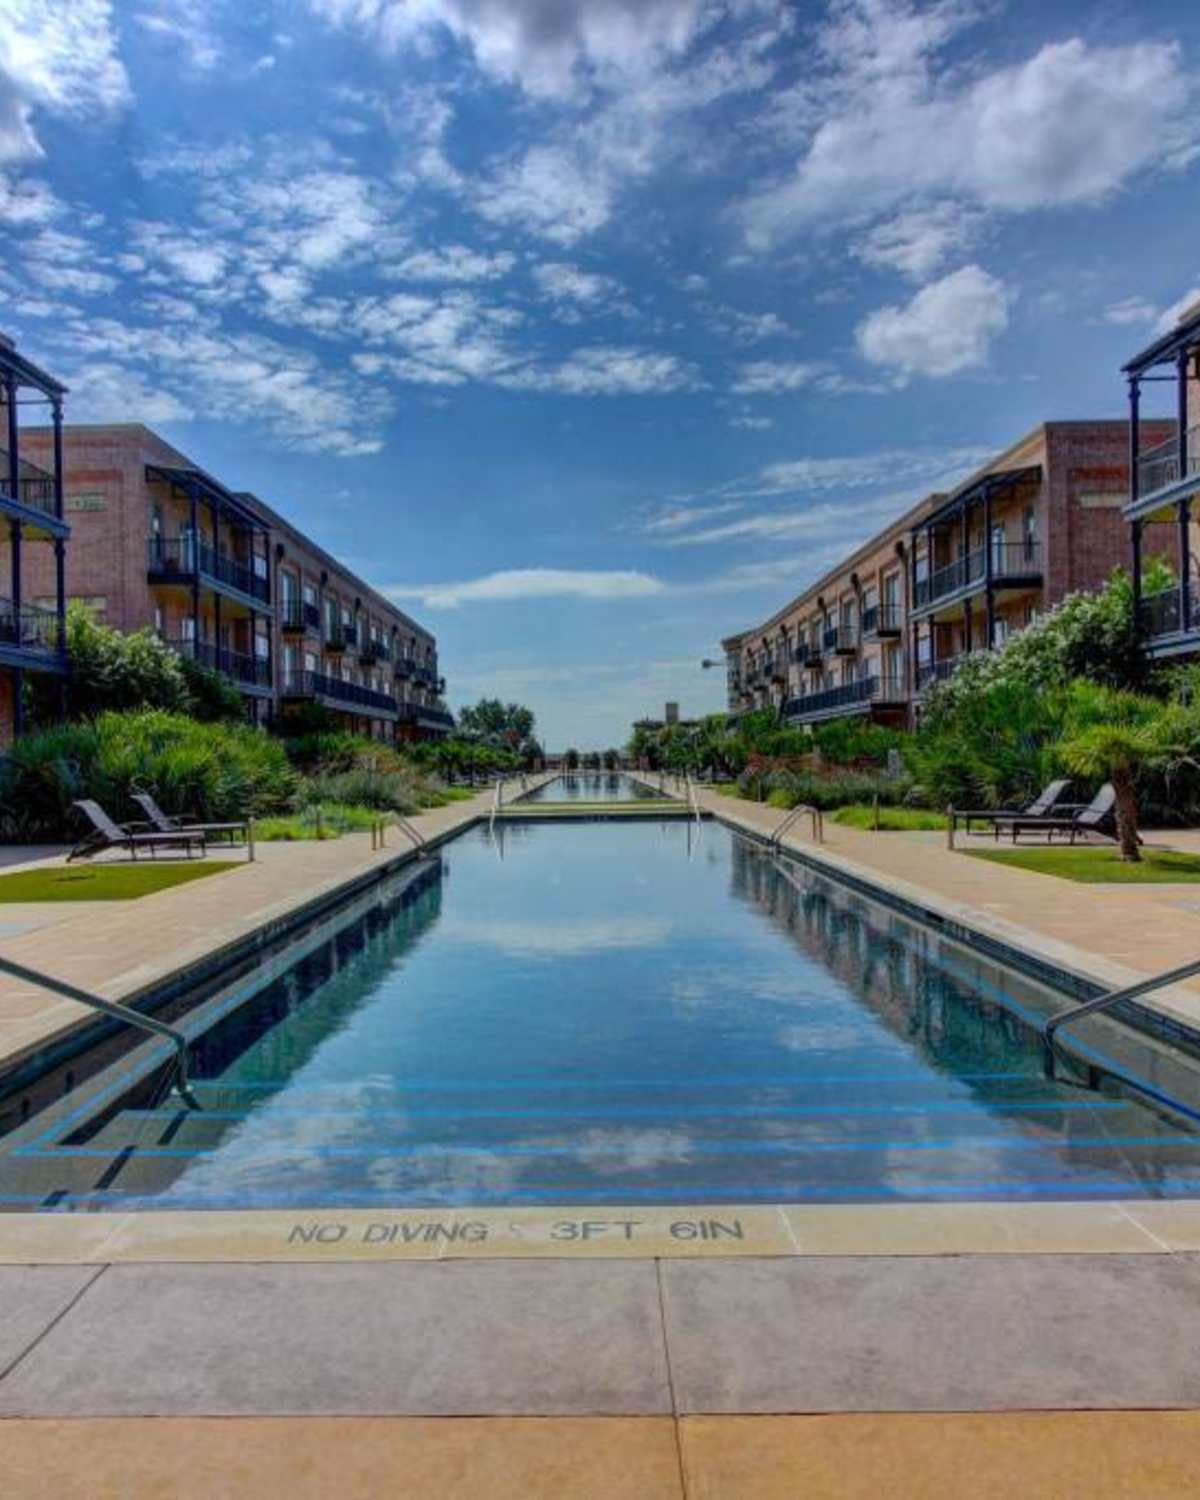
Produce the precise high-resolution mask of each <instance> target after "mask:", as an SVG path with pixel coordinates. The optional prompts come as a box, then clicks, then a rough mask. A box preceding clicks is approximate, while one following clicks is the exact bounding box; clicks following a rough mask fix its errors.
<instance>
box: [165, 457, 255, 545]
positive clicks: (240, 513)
mask: <svg viewBox="0 0 1200 1500" xmlns="http://www.w3.org/2000/svg"><path fill="white" fill-rule="evenodd" d="M146 477H147V478H148V479H162V480H164V481H165V482H166V483H167V484H172V485H175V486H176V487H177V488H178V489H181V490H185V491H186V492H188V493H189V494H190V493H191V490H192V488H193V486H194V487H195V488H196V489H197V490H198V491H199V492H200V494H201V495H203V496H204V498H205V499H207V500H215V501H219V502H220V504H221V505H222V506H223V507H224V509H225V510H227V511H229V512H232V514H234V515H236V516H237V517H239V518H240V519H241V520H242V521H244V522H245V523H246V525H247V526H253V527H254V528H255V529H256V530H258V531H266V530H267V523H266V522H265V521H264V520H263V519H262V517H261V516H259V515H256V514H255V512H254V511H253V510H251V509H250V507H249V506H248V505H247V504H246V503H245V501H244V500H242V499H241V498H240V497H239V496H237V495H235V494H234V493H233V491H232V490H227V489H226V488H225V486H224V485H223V484H221V483H220V482H219V481H218V480H216V479H214V478H213V477H212V475H211V474H206V473H205V472H204V470H203V469H175V468H172V467H171V466H170V465H169V464H147V465H146Z"/></svg>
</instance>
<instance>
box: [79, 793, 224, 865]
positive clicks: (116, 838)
mask: <svg viewBox="0 0 1200 1500" xmlns="http://www.w3.org/2000/svg"><path fill="white" fill-rule="evenodd" d="M71 806H72V807H77V808H78V809H79V811H80V812H81V813H83V815H84V817H85V818H87V820H88V822H89V823H91V825H92V831H91V832H90V833H88V834H85V835H84V837H83V838H81V839H80V841H79V842H78V843H77V844H76V845H75V847H74V849H72V850H71V852H70V854H68V855H67V863H68V864H70V863H71V861H72V860H73V859H90V858H91V857H92V855H93V854H102V853H103V852H104V851H105V850H106V849H127V850H128V851H129V856H130V858H131V859H137V857H138V851H139V850H143V849H148V850H149V851H150V854H151V857H154V856H156V855H157V854H158V851H159V850H160V849H184V850H186V851H187V857H188V858H189V859H191V857H192V850H193V849H194V848H198V849H199V850H200V853H201V854H202V855H203V854H204V834H203V833H202V832H201V831H200V830H198V829H192V828H177V829H175V830H174V831H173V832H171V833H160V832H156V831H151V830H148V829H145V828H144V827H143V826H142V825H141V824H140V823H126V824H124V825H122V824H120V823H114V822H113V820H112V819H111V818H110V817H109V815H108V814H107V813H106V812H105V811H104V809H103V808H102V807H101V806H100V804H99V803H98V802H92V801H91V800H90V799H86V798H85V799H84V800H83V801H80V802H73V803H72V804H71Z"/></svg>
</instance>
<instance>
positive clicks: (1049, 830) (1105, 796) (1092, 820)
mask: <svg viewBox="0 0 1200 1500" xmlns="http://www.w3.org/2000/svg"><path fill="white" fill-rule="evenodd" d="M1068 814H1069V816H1068ZM1008 826H1009V827H1010V828H1011V829H1012V840H1013V843H1014V844H1015V843H1016V842H1017V839H1018V837H1019V836H1020V835H1021V834H1022V833H1044V834H1045V835H1046V838H1047V841H1048V842H1049V843H1053V842H1054V835H1055V834H1056V833H1062V834H1066V835H1067V836H1068V838H1069V841H1070V842H1071V843H1072V844H1073V843H1074V842H1075V840H1076V839H1077V838H1078V837H1079V835H1080V834H1083V835H1085V836H1086V835H1087V834H1089V833H1098V834H1100V835H1101V836H1102V837H1103V838H1106V839H1115V838H1116V836H1117V794H1116V792H1114V791H1113V787H1112V782H1110V781H1106V782H1105V783H1104V785H1103V786H1102V787H1101V788H1100V790H1099V791H1098V792H1097V793H1096V795H1095V796H1094V797H1093V798H1092V800H1091V801H1090V802H1089V803H1087V804H1086V806H1085V805H1082V804H1075V805H1067V806H1060V807H1059V808H1057V809H1056V810H1055V811H1054V812H1052V813H1050V814H1048V815H1047V816H1046V817H1042V818H1014V819H1013V821H1012V822H1011V823H1010V824H1009V825H1008ZM1139 842H1140V841H1139Z"/></svg>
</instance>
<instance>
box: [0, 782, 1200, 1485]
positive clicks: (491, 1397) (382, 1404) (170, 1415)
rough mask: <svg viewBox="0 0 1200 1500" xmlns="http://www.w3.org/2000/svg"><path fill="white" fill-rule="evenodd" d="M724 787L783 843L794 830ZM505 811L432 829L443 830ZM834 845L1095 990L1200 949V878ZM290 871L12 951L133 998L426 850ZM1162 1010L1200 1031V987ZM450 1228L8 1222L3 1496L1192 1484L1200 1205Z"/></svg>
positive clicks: (434, 820)
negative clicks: (1114, 883) (1132, 876)
mask: <svg viewBox="0 0 1200 1500" xmlns="http://www.w3.org/2000/svg"><path fill="white" fill-rule="evenodd" d="M701 795H702V797H704V800H705V802H706V804H707V807H708V809H709V810H710V811H711V812H712V813H713V814H714V815H716V816H718V817H720V818H722V819H724V820H725V821H727V822H730V823H733V824H735V825H740V826H742V827H745V828H747V829H749V830H753V831H755V832H757V833H760V834H762V833H768V832H770V831H771V830H772V829H773V828H774V827H776V826H777V825H778V823H779V821H780V818H781V814H780V813H779V812H778V810H777V809H768V808H762V807H759V806H757V805H755V804H750V803H745V802H740V801H738V800H736V799H730V798H724V797H718V796H715V795H711V794H701ZM489 804H490V794H483V795H482V796H481V797H480V798H477V799H475V801H474V803H468V802H463V803H458V804H455V805H454V806H452V807H449V808H445V809H440V810H438V811H436V812H432V813H427V814H423V815H422V817H421V819H420V820H414V821H418V826H419V827H420V828H421V830H422V833H423V834H424V835H425V836H427V837H441V836H445V835H448V834H449V833H451V832H453V831H454V830H455V829H457V828H459V827H461V826H463V825H464V824H465V823H467V822H469V821H470V820H471V819H473V818H475V817H477V816H478V815H479V813H480V812H481V811H484V810H486V807H487V806H488V805H489ZM826 836H827V842H826V844H825V845H824V846H823V847H822V848H821V849H819V850H814V848H813V845H812V843H811V841H810V840H809V839H806V838H804V837H802V836H799V835H797V836H796V837H795V838H794V839H791V838H789V840H788V842H789V844H793V845H794V847H795V848H796V850H797V851H802V852H804V853H805V854H806V855H808V856H810V857H814V858H816V859H818V860H819V861H821V862H824V863H825V864H826V865H827V866H828V867H829V868H830V871H831V873H837V872H839V871H840V872H841V873H848V874H853V875H855V876H856V877H857V878H859V879H872V880H874V881H875V882H876V883H886V884H889V885H890V886H892V887H893V888H894V889H896V890H900V891H902V892H903V893H904V894H905V896H906V897H907V898H908V899H912V900H916V901H918V902H920V903H921V904H923V905H924V906H925V907H926V909H928V910H931V911H935V912H939V913H943V914H948V915H950V916H952V917H953V919H954V920H956V921H961V922H962V923H963V924H964V925H967V926H975V927H977V928H978V930H980V931H982V932H988V933H992V934H994V935H1003V938H1004V940H1005V941H1008V942H1011V943H1014V944H1017V945H1019V946H1023V947H1025V948H1026V949H1029V950H1031V951H1037V952H1040V953H1042V954H1043V955H1044V956H1046V957H1049V958H1050V959H1051V960H1052V961H1054V962H1059V963H1062V964H1063V965H1064V966H1065V967H1068V968H1074V969H1076V970H1077V972H1080V973H1081V974H1085V975H1089V976H1091V977H1092V978H1094V979H1098V980H1100V981H1101V982H1113V983H1120V982H1122V980H1124V979H1125V978H1127V977H1138V976H1140V975H1142V974H1145V973H1149V972H1153V971H1154V970H1157V969H1159V968H1165V967H1167V966H1169V965H1171V964H1172V963H1181V962H1184V961H1185V960H1186V959H1187V958H1190V957H1193V956H1195V955H1196V954H1197V952H1200V888H1197V887H1191V886H1158V887H1153V886H1149V887H1134V888H1129V887H1114V888H1108V889H1105V888H1103V887H1096V886H1075V885H1072V884H1071V883H1069V882H1065V881H1059V880H1056V879H1054V878H1053V877H1046V876H1039V875H1035V874H1031V873H1028V872H1024V871H1015V870H1008V869H1003V868H999V867H997V866H995V865H991V864H987V863H984V862H982V861H974V860H971V859H969V858H966V857H964V856H963V855H961V854H957V853H951V852H950V851H948V850H947V849H946V848H945V842H944V838H943V836H941V835H937V834H935V835H921V834H915V835H909V834H888V835H882V834H880V835H876V834H868V833H860V832H858V831H856V830H852V829H846V828H842V827H840V826H839V825H836V824H832V823H829V822H827V824H826ZM397 840H398V836H393V842H396V841H397ZM1163 842H1164V843H1166V842H1169V843H1170V844H1171V845H1172V846H1173V847H1179V848H1184V847H1187V848H1197V847H1200V840H1197V839H1196V837H1195V836H1194V835H1193V836H1190V837H1189V836H1183V835H1174V836H1171V837H1170V838H1169V839H1167V838H1164V840H1163ZM261 854H262V858H261V859H260V861H259V862H258V863H257V864H256V865H254V866H248V867H247V868H246V869H244V870H238V871H234V872H231V873H230V874H228V875H223V876H217V877H214V878H213V879H212V880H211V881H202V882H200V883H199V884H198V885H197V886H193V887H189V888H187V889H186V891H168V892H164V893H161V894H159V895H156V896H152V897H146V898H143V899H142V900H141V901H138V902H130V903H119V904H116V903H110V904H106V905H105V906H104V907H103V908H102V909H98V908H97V907H96V906H94V905H91V904H89V905H88V906H87V908H86V909H83V910H81V909H80V908H79V907H73V908H63V907H57V908H55V910H54V912H53V913H49V912H47V911H45V909H42V910H41V912H40V913H39V912H31V913H26V912H24V911H23V909H19V908H13V907H9V908H7V909H4V908H0V920H6V921H14V922H17V923H19V922H20V921H22V920H26V921H28V922H29V923H31V925H29V926H27V927H26V928H25V930H23V931H21V932H17V933H15V934H14V935H11V936H4V930H3V929H0V938H2V939H3V942H4V952H5V953H6V954H8V955H10V956H12V957H13V958H17V959H19V960H20V961H24V962H28V963H30V964H33V965H34V966H38V965H39V964H40V965H41V966H43V967H46V968H50V967H53V970H54V972H55V973H57V974H59V975H61V976H62V977H67V978H74V979H76V981H77V982H82V983H85V984H90V985H92V986H94V987H96V988H99V989H101V990H102V991H103V992H104V993H106V994H113V995H116V994H128V993H136V992H137V990H138V989H139V988H141V987H144V986H145V985H146V984H147V983H149V982H151V981H152V979H153V976H154V974H155V972H165V971H166V970H167V969H168V968H170V967H178V966H179V965H180V964H182V963H188V962H194V961H195V960H196V958H197V957H199V956H201V955H203V954H204V953H206V952H209V951H211V949H212V948H213V947H214V946H217V945H223V944H225V943H228V942H233V941H236V939H237V937H238V936H239V935H241V934H243V933H245V932H246V931H249V930H253V929H254V928H255V927H257V926H261V925H262V924H263V922H264V921H269V920H275V919H277V918H278V916H280V915H281V914H283V913H286V911H288V910H289V909H291V908H293V907H294V906H295V905H296V904H297V901H298V900H300V899H311V897H312V896H313V895H314V893H315V892H319V891H322V890H326V889H328V890H332V889H335V888H337V887H338V886H339V885H344V884H346V883H347V882H348V881H351V880H353V879H354V878H355V877H356V876H358V875H361V874H362V873H364V872H365V871H367V870H369V869H371V868H373V867H375V866H376V865H379V866H382V865H383V864H385V863H386V861H387V860H388V859H389V858H395V854H396V850H395V848H393V849H392V850H389V851H386V852H384V853H382V854H373V853H372V852H371V850H370V848H369V839H368V838H367V837H366V836H365V835H351V836H347V837H346V838H343V839H341V840H338V841H336V842H331V843H328V844H321V845H315V844H308V845H300V846H296V845H291V846H263V848H262V850H261ZM298 892H300V893H301V894H300V895H299V896H298V894H297V893H298ZM235 893H236V896H235ZM131 955H136V960H132V959H131ZM35 999H36V1001H37V1002H38V1003H37V1004H36V1005H35V1004H34V1003H33V1002H34V1001H35ZM47 1003H48V1002H46V1001H45V1000H44V999H43V998H42V997H40V996H39V997H34V996H32V995H29V994H24V995H22V994H21V992H20V991H19V990H17V991H15V992H14V991H13V990H11V989H7V988H5V989H0V1050H2V1049H3V1048H4V1047H5V1046H7V1047H9V1048H10V1050H11V1048H12V1047H13V1046H14V1045H15V1046H28V1045H30V1043H31V1040H32V1041H34V1042H36V1039H37V1038H38V1037H42V1038H44V1037H45V1036H46V1035H48V1034H51V1033H52V1032H53V1030H54V1028H56V1027H61V1026H63V1025H66V1024H71V1023H72V1021H73V1019H74V1020H77V1019H78V1017H77V1016H76V1017H74V1018H72V1016H71V1014H70V1012H71V1011H73V1010H75V1007H69V1009H63V1008H62V1007H60V1006H58V1004H57V1002H49V1004H50V1007H51V1009H50V1010H49V1011H47V1010H46V1009H45V1008H44V1007H45V1006H46V1005H47ZM1163 1003H1164V1008H1167V1009H1169V1011H1170V1013H1172V1014H1175V1015H1178V1016H1180V1017H1181V1018H1182V1017H1183V1016H1184V1014H1186V1015H1188V1016H1189V1017H1193V1018H1200V990H1198V989H1193V988H1191V987H1185V988H1180V989H1178V990H1177V991H1176V992H1174V993H1173V994H1171V995H1169V996H1168V997H1167V998H1166V1000H1165V1001H1164V1002H1163ZM1193 1007H1194V1010H1193ZM424 1217H425V1219H426V1220H427V1221H430V1222H432V1221H434V1220H437V1221H438V1222H441V1221H442V1220H450V1219H453V1220H455V1221H463V1220H470V1221H471V1223H472V1224H473V1225H474V1228H473V1229H472V1230H471V1232H470V1233H469V1234H466V1235H462V1234H456V1235H455V1236H454V1237H453V1238H448V1237H447V1234H446V1232H445V1231H443V1233H441V1234H434V1235H432V1236H431V1235H429V1234H428V1233H426V1232H425V1231H424V1230H422V1231H420V1232H418V1231H416V1230H414V1228H413V1226H414V1224H416V1223H418V1222H420V1221H421V1218H422V1216H421V1215H419V1214H416V1213H412V1212H407V1213H394V1214H388V1213H379V1212H372V1213H365V1212H351V1211H340V1212H331V1213H326V1214H321V1213H311V1214H310V1213H302V1214H279V1213H276V1214H210V1215H202V1214H178V1215H168V1214H157V1215H156V1214H131V1215H41V1216H35V1215H11V1216H0V1261H3V1262H8V1263H7V1264H0V1312H2V1315H0V1473H2V1474H3V1475H4V1486H3V1487H4V1493H5V1494H6V1495H9V1494H11V1495H13V1496H14V1497H24V1496H26V1495H29V1496H34V1495H37V1496H39V1497H40V1496H41V1495H43V1494H46V1493H53V1494H56V1495H61V1496H66V1497H75V1496H78V1497H84V1496H86V1497H87V1500H95V1497H101V1500H103V1497H108V1496H113V1497H116V1496H121V1497H125V1496H129V1495H164V1496H166V1495H170V1496H183V1497H190V1496H193V1495H195V1496H200V1495H204V1496H211V1495H222V1496H227V1495H228V1496H234V1495H236V1496H242V1495H251V1494H253V1495H255V1496H263V1495H267V1496H272V1495H276V1494H287V1495H288V1496H301V1497H307V1496H310V1495H311V1496H322V1497H324V1496H327V1495H330V1494H334V1493H336V1494H338V1495H341V1496H344V1497H354V1496H358V1495H372V1496H373V1495H376V1494H381V1493H393V1492H394V1493H397V1494H412V1495H426V1494H428V1495H433V1494H436V1495H438V1496H439V1497H447V1500H458V1497H464V1500H465V1497H467V1496H471V1497H472V1500H476V1497H479V1496H488V1497H498V1500H508V1497H513V1500H515V1497H518V1496H521V1497H537V1496H547V1497H549V1496H554V1497H563V1496H570V1497H572V1500H591V1497H597V1500H598V1497H601V1496H604V1497H615V1500H624V1497H629V1500H634V1497H636V1500H660V1497H661V1500H685V1497H686V1500H797V1497H799V1496H804V1497H806V1500H807V1497H818V1500H821V1497H826V1496H828V1497H833V1496H837V1497H858V1496H863V1497H866V1496H872V1497H874V1496H878V1495H898V1496H905V1497H907V1496H931V1497H932V1496H942V1495H946V1494H958V1495H969V1496H970V1497H972V1500H975V1497H984V1500H989V1497H993V1496H995V1497H1000V1496H1005V1497H1007V1496H1010V1495H1013V1494H1021V1495H1022V1496H1028V1497H1034V1500H1040V1497H1046V1500H1050V1497H1053V1500H1061V1497H1074V1496H1080V1497H1083V1496H1088V1497H1089V1500H1095V1497H1106V1496H1118V1495H1120V1496H1128V1495H1137V1496H1139V1497H1142V1496H1150V1497H1157V1496H1181V1495H1186V1494H1189V1493H1193V1492H1194V1487H1195V1473H1196V1465H1197V1455H1198V1454H1200V1359H1198V1358H1197V1355H1196V1350H1197V1349H1200V1203H1158V1202H1139V1203H1133V1202H1130V1203H1120V1204H1117V1203H1113V1204H1105V1203H1076V1204H938V1205H921V1204H913V1205H901V1204H888V1205H870V1206H865V1207H862V1208H842V1207H821V1206H813V1207H804V1208H778V1209H775V1208H760V1207H755V1208H749V1209H737V1208H730V1207H727V1206H722V1207H721V1208H719V1209H713V1208H704V1207H703V1206H699V1207H695V1208H685V1207H679V1208H672V1209H670V1210H646V1209H644V1208H639V1209H630V1210H619V1209H596V1210H592V1209H589V1210H587V1217H586V1218H585V1217H583V1216H582V1214H581V1211H580V1210H578V1209H576V1210H557V1211H556V1210H553V1209H549V1210H537V1211H534V1210H520V1211H510V1212H507V1213H504V1212H498V1213H492V1214H482V1213H475V1212H474V1211H467V1210H461V1211H457V1212H456V1213H455V1214H454V1215H450V1214H448V1213H439V1214H430V1215H426V1216H424ZM731 1220H736V1221H737V1222H738V1224H739V1226H740V1234H738V1235H734V1234H731V1233H730V1232H728V1226H729V1223H730V1221H731ZM714 1222H716V1223H718V1224H722V1225H724V1226H726V1230H725V1232H724V1233H719V1232H717V1231H716V1230H714V1229H713V1228H712V1225H713V1223H714ZM404 1224H407V1225H408V1226H409V1231H410V1232H409V1234H408V1235H405V1234H403V1233H400V1232H399V1228H400V1226H401V1225H404ZM705 1225H707V1226H708V1229H707V1231H706V1230H705V1228H704V1227H703V1226H705ZM564 1226H565V1227H564ZM133 1476H136V1478H134V1477H133Z"/></svg>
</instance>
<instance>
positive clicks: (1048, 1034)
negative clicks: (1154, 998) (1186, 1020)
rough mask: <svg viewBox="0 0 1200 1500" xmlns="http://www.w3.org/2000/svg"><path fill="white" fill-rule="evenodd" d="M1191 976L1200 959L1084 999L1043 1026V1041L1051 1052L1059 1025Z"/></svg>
mask: <svg viewBox="0 0 1200 1500" xmlns="http://www.w3.org/2000/svg"><path fill="white" fill-rule="evenodd" d="M1194 974H1200V958H1194V959H1192V960H1191V961H1190V962H1189V963H1186V964H1180V966H1179V967H1178V968H1177V969H1167V970H1166V971H1165V972H1164V973H1162V974H1155V975H1154V976H1153V977H1152V978H1150V979H1139V980H1138V982H1137V983H1136V984H1128V985H1125V986H1123V987H1122V988H1121V989H1118V990H1108V991H1106V992H1105V993H1104V994H1103V995H1097V996H1096V997H1095V999H1093V1000H1083V1001H1081V1002H1080V1003H1079V1004H1078V1005H1069V1006H1068V1007H1067V1008H1066V1010H1060V1011H1058V1012H1057V1013H1056V1014H1055V1015H1053V1016H1050V1017H1049V1018H1048V1019H1047V1020H1046V1021H1045V1022H1044V1023H1043V1025H1042V1040H1043V1041H1044V1042H1045V1044H1046V1047H1047V1048H1048V1049H1049V1050H1050V1051H1051V1052H1053V1050H1054V1037H1055V1033H1056V1032H1057V1031H1058V1030H1059V1028H1060V1027H1061V1026H1068V1025H1070V1024H1071V1022H1072V1021H1078V1020H1080V1019H1081V1018H1082V1017H1083V1016H1090V1015H1095V1014H1096V1012H1097V1011H1101V1010H1107V1009H1108V1008H1109V1006H1112V1005H1119V1004H1120V1002H1121V1001H1122V1000H1135V999H1136V998H1137V997H1138V996H1139V995H1148V994H1149V993H1150V991H1151V990H1160V989H1162V988H1163V987H1164V986H1165V985H1168V984H1174V983H1175V982H1176V981H1177V980H1180V979H1190V978H1191V977H1192V976H1193V975H1194Z"/></svg>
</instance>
